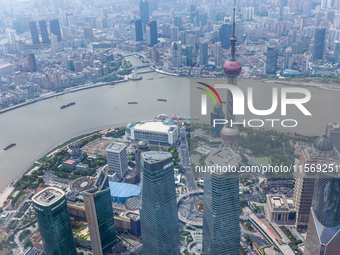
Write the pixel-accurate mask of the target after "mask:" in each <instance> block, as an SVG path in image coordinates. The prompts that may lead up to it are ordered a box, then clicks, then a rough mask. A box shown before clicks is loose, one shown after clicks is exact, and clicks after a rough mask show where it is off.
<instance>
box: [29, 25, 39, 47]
mask: <svg viewBox="0 0 340 255" xmlns="http://www.w3.org/2000/svg"><path fill="white" fill-rule="evenodd" d="M29 26H30V31H31V37H32V42H33V44H39V34H38V28H37V23H36V22H35V21H31V22H30V23H29Z"/></svg>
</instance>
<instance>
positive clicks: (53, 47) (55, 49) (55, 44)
mask: <svg viewBox="0 0 340 255" xmlns="http://www.w3.org/2000/svg"><path fill="white" fill-rule="evenodd" d="M51 50H52V52H53V53H56V52H58V51H59V43H58V37H57V36H56V35H55V34H51Z"/></svg>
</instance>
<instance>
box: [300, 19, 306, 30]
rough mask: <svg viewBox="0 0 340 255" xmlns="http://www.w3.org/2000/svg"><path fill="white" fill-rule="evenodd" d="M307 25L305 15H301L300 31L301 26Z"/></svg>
mask: <svg viewBox="0 0 340 255" xmlns="http://www.w3.org/2000/svg"><path fill="white" fill-rule="evenodd" d="M306 25H307V16H305V15H303V16H301V20H300V31H301V32H302V30H303V28H304V27H306Z"/></svg>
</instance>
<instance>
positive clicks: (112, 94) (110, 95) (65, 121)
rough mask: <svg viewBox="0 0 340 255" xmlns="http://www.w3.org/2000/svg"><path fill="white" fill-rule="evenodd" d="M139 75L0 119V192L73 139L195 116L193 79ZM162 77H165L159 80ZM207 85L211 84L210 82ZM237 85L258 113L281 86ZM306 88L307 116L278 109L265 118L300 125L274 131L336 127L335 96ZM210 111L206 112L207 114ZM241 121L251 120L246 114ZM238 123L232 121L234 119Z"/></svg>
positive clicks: (317, 131)
mask: <svg viewBox="0 0 340 255" xmlns="http://www.w3.org/2000/svg"><path fill="white" fill-rule="evenodd" d="M128 59H129V60H130V61H131V62H132V64H137V65H138V64H141V61H140V60H139V59H138V58H136V57H134V56H130V57H128ZM140 70H141V71H145V70H149V68H144V69H140ZM141 76H142V77H143V79H142V80H139V81H128V82H125V83H119V84H117V85H115V86H114V88H109V86H102V87H97V88H92V89H87V90H82V91H78V92H75V93H67V94H64V95H62V96H59V97H58V98H57V99H56V98H51V99H47V100H43V101H39V102H37V103H34V104H30V105H27V106H24V107H21V108H18V109H15V110H11V111H8V112H5V113H3V114H0V148H3V147H6V146H7V145H9V144H11V143H16V146H15V147H12V148H11V149H9V150H6V151H3V150H2V149H0V174H1V178H0V190H2V189H3V188H5V187H6V186H7V185H8V184H9V183H10V182H11V181H12V180H13V179H16V178H19V177H20V176H21V175H22V174H23V173H24V172H25V171H26V170H27V169H28V168H29V167H30V166H31V165H32V164H33V162H34V161H35V160H37V159H39V158H40V157H42V156H44V155H45V154H46V153H47V152H48V151H50V150H51V149H53V148H54V147H55V146H57V145H59V144H62V143H63V142H65V141H67V140H69V139H70V138H72V137H75V136H78V135H81V134H85V133H89V132H92V131H96V130H100V129H104V128H109V127H121V126H124V125H125V124H126V123H128V122H133V121H140V120H148V119H153V118H154V116H155V115H158V114H162V113H165V114H167V115H168V116H170V115H172V114H179V115H181V116H183V117H197V116H190V100H197V99H198V100H199V97H195V99H193V98H192V99H191V98H190V83H192V81H193V80H192V79H187V78H185V77H181V78H180V77H172V76H166V75H162V74H159V73H155V72H153V73H146V74H142V75H141ZM161 76H165V77H164V78H159V77H161ZM207 81H209V82H211V83H215V82H216V81H215V79H213V80H207ZM238 86H239V87H240V88H241V89H242V90H243V91H244V92H245V91H246V88H247V87H253V90H254V107H255V108H257V109H268V108H270V106H271V103H272V101H271V95H272V87H278V88H279V90H280V88H281V87H282V85H278V84H272V83H264V82H262V81H260V80H252V79H244V80H242V79H240V80H239V81H238ZM307 89H308V90H309V91H310V92H311V94H312V98H311V100H310V101H309V102H308V103H306V104H305V106H306V108H307V109H308V110H309V111H310V112H311V113H312V116H308V117H305V116H304V115H303V114H302V112H301V111H299V110H298V109H297V108H296V107H295V106H288V108H287V112H288V113H289V114H288V113H287V116H281V113H280V111H279V110H278V111H276V112H275V113H274V114H273V115H271V116H270V118H272V119H281V120H282V119H296V120H298V121H299V120H301V121H299V125H298V126H297V127H295V128H294V130H286V129H284V128H282V126H281V125H277V126H276V127H274V128H276V129H278V130H282V131H288V132H298V133H301V134H308V135H315V134H316V135H322V134H323V133H324V132H325V128H326V124H327V123H328V122H340V111H339V109H340V100H339V99H340V92H337V91H329V90H320V89H317V88H307ZM245 94H246V93H245ZM158 98H164V99H167V102H162V101H157V99H158ZM73 101H74V102H75V103H76V104H75V105H73V106H70V107H67V108H65V109H62V110H61V109H60V106H61V105H64V104H67V103H70V102H73ZM129 101H136V102H138V104H128V102H129ZM279 102H280V101H279ZM211 110H212V109H208V113H209V112H211ZM208 115H209V114H208ZM244 118H245V119H247V118H248V119H249V118H253V119H254V118H255V117H254V116H251V115H249V113H247V111H246V115H245V117H244ZM265 118H266V117H262V119H265ZM240 119H241V118H240V117H237V120H240ZM256 119H259V117H256ZM278 123H279V122H278ZM266 127H268V126H266Z"/></svg>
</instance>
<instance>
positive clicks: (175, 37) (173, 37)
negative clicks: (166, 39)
mask: <svg viewBox="0 0 340 255" xmlns="http://www.w3.org/2000/svg"><path fill="white" fill-rule="evenodd" d="M171 41H173V42H177V41H178V27H172V28H171Z"/></svg>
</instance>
